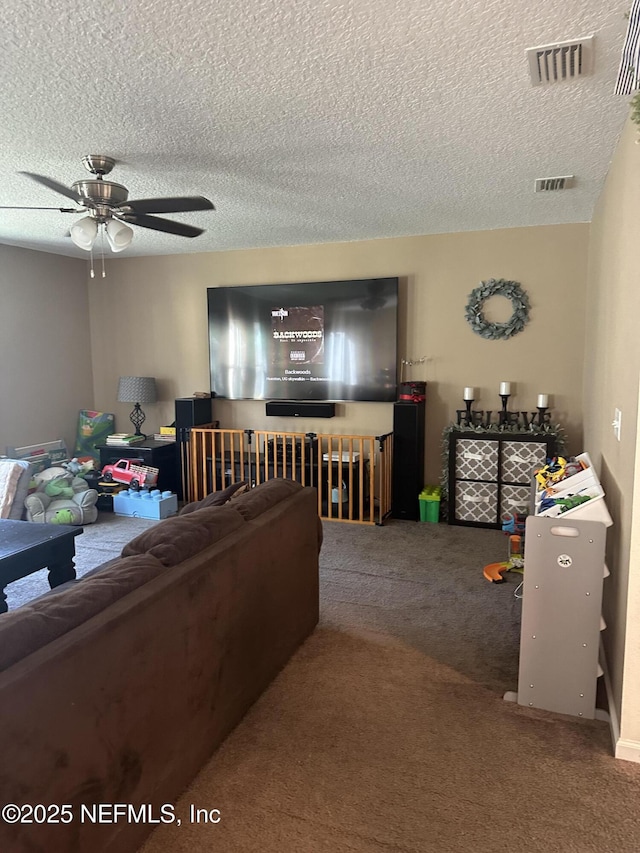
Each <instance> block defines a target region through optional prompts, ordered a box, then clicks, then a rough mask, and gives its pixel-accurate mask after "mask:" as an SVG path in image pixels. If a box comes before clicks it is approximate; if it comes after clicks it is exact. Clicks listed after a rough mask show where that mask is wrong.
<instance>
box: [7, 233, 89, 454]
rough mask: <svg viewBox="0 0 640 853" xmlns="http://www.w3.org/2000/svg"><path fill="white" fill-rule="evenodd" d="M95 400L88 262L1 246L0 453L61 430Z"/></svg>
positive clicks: (71, 433) (71, 432) (68, 429)
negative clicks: (87, 276) (90, 335)
mask: <svg viewBox="0 0 640 853" xmlns="http://www.w3.org/2000/svg"><path fill="white" fill-rule="evenodd" d="M91 408H93V379H92V372H91V345H90V341H89V300H88V293H87V285H86V265H85V264H84V263H83V262H81V261H78V260H74V259H71V258H62V257H59V256H57V255H49V254H47V253H44V252H33V251H30V250H29V249H18V248H14V247H11V246H0V454H2V453H4V452H5V448H6V447H7V446H13V447H15V446H20V445H26V444H37V443H39V442H43V441H51V440H55V439H58V438H63V439H64V440H65V441H66V442H67V444H68V446H70V447H71V448H72V447H73V442H74V440H75V433H76V424H77V419H78V411H79V410H80V409H91Z"/></svg>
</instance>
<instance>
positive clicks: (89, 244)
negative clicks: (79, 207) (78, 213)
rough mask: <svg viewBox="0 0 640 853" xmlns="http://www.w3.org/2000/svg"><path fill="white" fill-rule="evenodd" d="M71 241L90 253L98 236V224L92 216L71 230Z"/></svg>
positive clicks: (85, 217)
mask: <svg viewBox="0 0 640 853" xmlns="http://www.w3.org/2000/svg"><path fill="white" fill-rule="evenodd" d="M69 233H70V235H71V239H72V240H73V242H74V243H75V244H76V246H77V247H78V248H79V249H84V250H85V251H86V252H90V251H91V249H92V248H93V244H94V243H95V239H96V237H97V236H98V223H97V221H96V220H95V219H94V218H93V217H91V216H84V217H83V218H82V219H78V221H77V222H74V223H73V225H72V226H71V228H70V229H69Z"/></svg>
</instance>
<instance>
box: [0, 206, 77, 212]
mask: <svg viewBox="0 0 640 853" xmlns="http://www.w3.org/2000/svg"><path fill="white" fill-rule="evenodd" d="M0 210H59V211H60V213H82V212H83V211H85V210H86V208H85V207H17V206H16V205H4V204H2V205H0Z"/></svg>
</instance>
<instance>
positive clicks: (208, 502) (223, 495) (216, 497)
mask: <svg viewBox="0 0 640 853" xmlns="http://www.w3.org/2000/svg"><path fill="white" fill-rule="evenodd" d="M248 488H249V484H248V483H247V481H246V480H241V481H240V482H239V483H232V484H231V485H230V486H227V488H226V489H222V490H221V491H219V492H211V494H210V495H207V496H206V497H205V498H202V500H201V501H192V502H191V503H189V504H185V505H184V506H183V507H182V509H181V510H180V512H179V513H178V515H188V514H189V513H190V512H195V510H197V509H204V508H205V507H208V506H222V505H223V504H226V503H227V501H230V500H231V498H232V497H233V496H234V495H235V494H242V492H244V491H245V490H246V489H248Z"/></svg>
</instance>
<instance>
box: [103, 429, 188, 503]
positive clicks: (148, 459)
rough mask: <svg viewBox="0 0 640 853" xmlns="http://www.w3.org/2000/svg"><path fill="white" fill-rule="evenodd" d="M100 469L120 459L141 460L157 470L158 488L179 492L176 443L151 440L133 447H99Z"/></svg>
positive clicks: (104, 445)
mask: <svg viewBox="0 0 640 853" xmlns="http://www.w3.org/2000/svg"><path fill="white" fill-rule="evenodd" d="M98 450H99V451H100V468H101V469H102V468H103V467H104V466H105V465H108V464H110V463H113V462H117V461H118V459H141V460H142V464H143V465H149V466H151V467H152V468H157V469H158V471H159V473H158V488H159V489H161V491H163V492H164V491H170V492H175V493H177V491H178V451H177V449H176V443H175V441H153V440H151V439H149V440H145V441H143V442H140V444H135V445H133V446H132V447H115V446H113V445H110V444H101V445H99V446H98Z"/></svg>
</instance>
